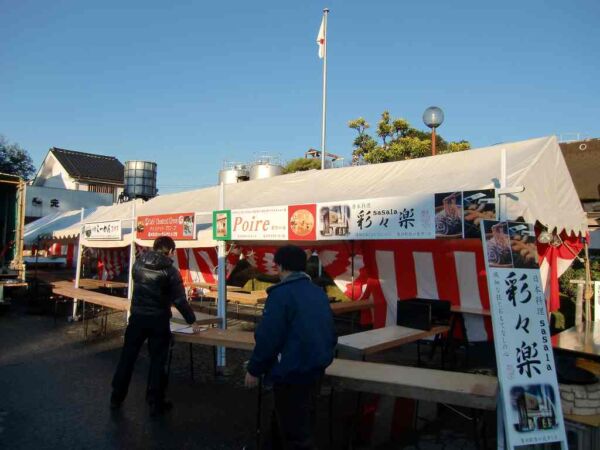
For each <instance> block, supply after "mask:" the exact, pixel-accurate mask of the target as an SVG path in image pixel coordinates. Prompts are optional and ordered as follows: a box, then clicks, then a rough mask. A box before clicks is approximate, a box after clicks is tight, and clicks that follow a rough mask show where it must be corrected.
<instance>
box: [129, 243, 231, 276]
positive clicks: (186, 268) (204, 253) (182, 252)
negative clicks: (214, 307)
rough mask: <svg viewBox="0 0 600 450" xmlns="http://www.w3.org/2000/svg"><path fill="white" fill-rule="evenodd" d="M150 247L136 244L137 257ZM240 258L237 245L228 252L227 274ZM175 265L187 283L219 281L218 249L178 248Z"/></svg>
mask: <svg viewBox="0 0 600 450" xmlns="http://www.w3.org/2000/svg"><path fill="white" fill-rule="evenodd" d="M148 250H150V248H149V247H141V246H139V245H136V258H138V257H139V256H140V255H141V254H143V253H144V252H146V251H148ZM238 259H239V250H238V249H236V248H235V247H233V248H231V249H230V251H229V252H228V255H227V258H226V261H227V267H226V274H227V276H229V274H230V273H231V271H232V270H233V268H234V267H235V265H236V264H237V261H238ZM173 263H174V265H175V267H177V268H178V269H179V272H180V273H181V278H183V282H184V283H185V284H190V283H199V282H204V283H211V284H213V283H216V282H217V275H216V273H217V265H218V261H217V249H216V248H214V247H208V248H189V249H187V248H178V249H177V250H176V251H175V259H174V262H173Z"/></svg>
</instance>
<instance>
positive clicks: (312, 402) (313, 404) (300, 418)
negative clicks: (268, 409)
mask: <svg viewBox="0 0 600 450" xmlns="http://www.w3.org/2000/svg"><path fill="white" fill-rule="evenodd" d="M320 387H321V383H320V381H316V382H314V383H311V384H275V385H274V386H273V398H274V402H275V410H274V413H273V416H272V420H271V439H272V442H271V446H272V448H273V449H274V450H275V449H277V450H279V449H285V450H300V449H302V450H304V449H311V450H312V449H316V448H317V447H316V445H315V439H314V435H315V428H316V418H317V414H316V409H317V396H318V393H319V390H320Z"/></svg>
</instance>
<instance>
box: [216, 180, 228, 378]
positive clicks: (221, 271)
mask: <svg viewBox="0 0 600 450" xmlns="http://www.w3.org/2000/svg"><path fill="white" fill-rule="evenodd" d="M219 209H220V210H223V209H225V184H224V183H223V182H221V184H220V186H219ZM226 256H227V252H226V249H225V241H218V243H217V257H218V262H217V277H218V299H217V316H218V317H220V318H221V329H223V330H224V329H226V328H227V280H226V279H225V277H226V271H225V265H226V262H225V260H226ZM225 356H226V355H225V347H217V361H216V367H217V371H219V372H222V371H223V369H224V368H225V365H226V363H227V361H226V358H225Z"/></svg>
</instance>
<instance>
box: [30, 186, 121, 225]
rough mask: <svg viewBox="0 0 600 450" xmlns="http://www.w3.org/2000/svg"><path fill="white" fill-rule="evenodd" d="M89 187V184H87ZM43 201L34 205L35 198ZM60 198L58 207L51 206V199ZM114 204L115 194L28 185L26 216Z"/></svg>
mask: <svg viewBox="0 0 600 450" xmlns="http://www.w3.org/2000/svg"><path fill="white" fill-rule="evenodd" d="M86 189H87V186H86ZM36 197H37V198H38V199H40V200H41V201H42V204H41V205H34V204H33V199H34V198H36ZM52 199H57V200H58V204H59V206H58V208H55V207H51V206H50V200H52ZM112 204H113V194H99V193H97V192H87V191H74V190H70V189H58V188H53V187H46V186H27V191H26V195H25V216H26V217H43V216H46V215H48V214H52V213H56V212H62V211H71V210H74V209H81V208H86V209H87V208H94V207H96V206H107V205H112Z"/></svg>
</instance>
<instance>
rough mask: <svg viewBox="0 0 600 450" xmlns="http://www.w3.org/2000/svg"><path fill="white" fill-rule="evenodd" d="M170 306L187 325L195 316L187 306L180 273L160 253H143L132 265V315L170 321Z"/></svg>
mask: <svg viewBox="0 0 600 450" xmlns="http://www.w3.org/2000/svg"><path fill="white" fill-rule="evenodd" d="M171 303H172V304H174V305H175V307H176V308H177V309H178V310H179V312H180V313H181V315H182V316H183V317H184V319H185V321H186V322H187V323H194V322H195V321H196V316H195V315H194V312H193V311H192V308H191V307H190V305H189V304H188V302H187V296H186V295H185V288H184V287H183V281H182V279H181V274H180V273H179V270H177V269H176V268H175V267H173V261H171V259H170V258H169V257H167V256H165V255H163V254H162V253H158V252H155V251H149V252H146V253H144V254H143V255H142V256H141V257H140V258H139V259H138V260H137V261H136V262H135V264H134V265H133V299H132V302H131V314H133V315H140V316H152V317H161V316H162V317H165V318H167V319H168V318H170V317H171Z"/></svg>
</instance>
